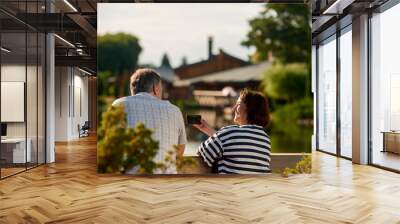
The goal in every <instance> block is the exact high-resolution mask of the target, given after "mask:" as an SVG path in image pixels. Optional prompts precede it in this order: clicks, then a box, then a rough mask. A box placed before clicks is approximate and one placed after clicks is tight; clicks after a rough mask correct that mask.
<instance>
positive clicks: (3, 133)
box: [1, 123, 7, 137]
mask: <svg viewBox="0 0 400 224" xmlns="http://www.w3.org/2000/svg"><path fill="white" fill-rule="evenodd" d="M1 136H2V137H3V136H7V124H5V123H1Z"/></svg>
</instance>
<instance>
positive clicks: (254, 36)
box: [242, 4, 311, 64]
mask: <svg viewBox="0 0 400 224" xmlns="http://www.w3.org/2000/svg"><path fill="white" fill-rule="evenodd" d="M249 23H250V27H251V29H250V31H249V33H248V34H247V39H246V40H244V41H243V42H242V45H244V46H247V47H250V46H253V47H255V48H256V53H255V56H254V59H255V60H257V61H262V60H267V59H268V53H269V52H272V53H273V56H274V58H275V59H276V60H277V61H278V62H281V63H291V62H303V63H307V64H310V59H311V51H310V49H311V25H310V24H311V23H310V10H309V8H308V6H307V5H306V4H266V5H265V9H264V10H263V11H262V12H261V13H260V15H259V16H258V17H256V18H254V19H252V20H250V22H249Z"/></svg>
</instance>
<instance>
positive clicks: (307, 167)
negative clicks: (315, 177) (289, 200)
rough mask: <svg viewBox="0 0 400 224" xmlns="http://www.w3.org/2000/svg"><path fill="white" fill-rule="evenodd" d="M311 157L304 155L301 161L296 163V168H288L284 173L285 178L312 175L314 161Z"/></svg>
mask: <svg viewBox="0 0 400 224" xmlns="http://www.w3.org/2000/svg"><path fill="white" fill-rule="evenodd" d="M311 159H312V158H311V155H306V154H303V155H302V157H301V160H300V161H299V162H297V163H296V167H295V168H293V169H292V168H288V167H286V168H285V169H284V170H283V172H282V176H283V177H289V176H290V175H291V174H300V173H308V174H309V173H311V168H312V160H311Z"/></svg>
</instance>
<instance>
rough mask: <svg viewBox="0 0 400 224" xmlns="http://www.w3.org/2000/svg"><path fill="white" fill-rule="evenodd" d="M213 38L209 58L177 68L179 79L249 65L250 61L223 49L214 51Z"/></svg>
mask: <svg viewBox="0 0 400 224" xmlns="http://www.w3.org/2000/svg"><path fill="white" fill-rule="evenodd" d="M212 45H213V39H212V37H209V39H208V59H207V60H203V61H199V62H196V63H192V64H187V65H183V66H180V67H178V68H176V69H175V74H176V75H177V76H178V77H179V79H181V80H182V79H188V78H194V77H198V76H202V75H206V74H210V73H214V72H220V71H224V70H228V69H232V68H238V67H242V66H245V65H248V64H249V62H246V61H243V60H242V59H239V58H236V57H234V56H232V55H229V54H228V53H226V52H225V51H223V50H222V49H219V52H218V54H217V55H214V54H213V53H212Z"/></svg>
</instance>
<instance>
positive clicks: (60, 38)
mask: <svg viewBox="0 0 400 224" xmlns="http://www.w3.org/2000/svg"><path fill="white" fill-rule="evenodd" d="M54 36H55V37H57V38H58V39H59V40H61V41H62V42H64V43H66V44H67V45H69V46H70V47H73V48H75V45H73V44H72V43H71V42H69V41H68V40H66V39H64V38H62V37H60V36H59V35H57V34H54Z"/></svg>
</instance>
